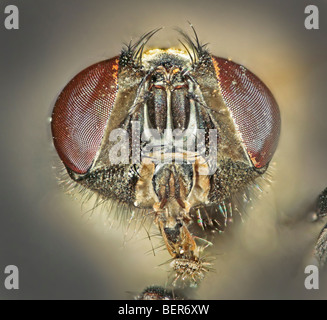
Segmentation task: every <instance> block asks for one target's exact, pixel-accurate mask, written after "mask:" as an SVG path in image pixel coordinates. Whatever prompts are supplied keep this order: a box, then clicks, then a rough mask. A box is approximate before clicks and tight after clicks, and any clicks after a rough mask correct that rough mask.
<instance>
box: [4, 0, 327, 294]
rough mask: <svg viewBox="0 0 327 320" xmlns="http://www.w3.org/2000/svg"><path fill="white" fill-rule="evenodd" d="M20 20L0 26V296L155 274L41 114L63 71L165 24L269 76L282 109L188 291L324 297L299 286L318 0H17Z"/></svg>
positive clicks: (158, 42)
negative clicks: (201, 275)
mask: <svg viewBox="0 0 327 320" xmlns="http://www.w3.org/2000/svg"><path fill="white" fill-rule="evenodd" d="M308 4H315V5H317V6H318V8H319V14H320V20H319V22H320V24H319V27H320V29H319V30H306V29H305V27H304V19H305V17H306V15H305V14H304V9H305V7H306V6H307V5H308ZM7 5H16V6H17V7H18V9H19V30H7V29H5V27H4V24H3V23H1V27H0V43H1V50H0V70H1V71H0V92H1V106H0V113H1V117H0V121H1V123H0V130H1V134H0V139H1V148H2V152H1V162H2V165H1V169H0V170H1V184H0V187H1V192H0V196H1V212H0V298H1V299H130V298H132V297H133V295H134V294H135V293H139V292H140V291H142V290H143V289H144V288H145V287H146V286H148V285H151V284H158V285H164V284H165V281H166V280H167V275H168V273H167V267H165V266H159V265H160V264H162V263H163V262H165V261H167V260H168V259H169V256H168V254H167V253H165V252H161V251H160V250H157V251H156V255H155V256H154V255H153V253H152V252H151V242H150V241H149V240H148V239H147V234H146V232H144V230H143V229H144V228H143V229H142V228H141V229H142V230H141V231H140V232H139V233H138V234H137V235H136V236H134V237H133V238H132V239H131V240H129V241H126V243H125V241H124V239H125V238H126V237H124V231H123V228H121V227H119V223H116V224H114V226H113V227H112V228H109V226H108V224H110V222H108V223H107V221H106V219H104V218H103V217H104V216H105V213H101V212H98V210H95V211H94V212H93V214H90V213H89V212H88V210H89V209H90V208H92V202H90V203H86V204H84V205H82V204H81V201H80V199H79V197H78V196H77V197H76V198H75V197H74V196H69V195H67V194H66V193H65V192H64V190H63V189H62V188H61V187H60V186H59V185H58V183H57V172H58V170H55V169H54V168H53V167H54V166H56V165H58V163H59V161H58V158H57V155H56V153H55V150H54V148H53V146H52V140H51V133H50V123H49V118H50V116H51V111H52V108H53V104H54V102H55V99H56V97H57V95H58V94H59V93H60V91H61V90H62V88H63V87H64V86H65V84H66V83H67V82H68V81H69V80H70V79H71V78H72V77H73V76H74V75H76V74H77V73H78V72H79V71H81V70H82V69H84V68H85V67H88V66H89V65H91V64H93V63H95V62H97V61H100V60H104V59H107V58H110V57H112V56H115V55H117V54H119V53H120V50H121V48H122V44H123V43H128V42H129V41H130V40H131V39H132V40H136V39H138V37H139V36H140V35H142V34H143V33H145V32H147V31H149V30H152V29H154V28H157V27H161V26H163V27H165V28H164V29H163V30H162V31H160V32H159V33H158V34H156V36H155V37H153V39H152V40H151V41H150V43H149V47H155V46H159V47H170V46H179V45H178V40H177V39H178V35H177V33H176V32H175V31H174V30H173V28H174V27H180V28H183V29H185V30H186V31H188V32H189V33H191V30H190V28H189V25H188V23H187V21H190V22H192V24H193V25H194V26H195V28H196V30H197V33H198V35H199V38H200V40H201V41H202V42H203V43H209V46H208V47H209V49H210V50H211V52H212V53H213V54H214V55H217V56H221V57H226V58H232V59H233V60H234V61H235V62H238V63H241V64H243V65H245V66H246V67H247V68H248V69H250V70H251V71H252V72H254V73H255V74H256V75H257V76H259V77H260V78H261V79H262V80H263V81H264V82H265V83H266V84H267V85H268V87H269V88H270V89H271V91H272V92H273V94H274V95H275V98H276V100H277V101H278V103H279V106H280V109H281V115H282V135H281V140H280V144H279V148H278V152H277V154H276V156H275V157H274V165H273V169H272V170H271V173H272V175H273V180H274V182H273V184H272V185H271V186H267V188H265V191H264V192H263V193H262V194H261V196H260V199H257V200H256V201H255V202H254V203H253V208H252V209H251V208H250V209H249V210H248V213H249V214H248V216H247V217H246V218H245V222H244V223H243V224H242V225H241V226H236V227H235V230H234V231H233V232H232V233H231V234H230V235H228V236H223V237H222V240H221V241H217V243H216V245H215V248H214V249H213V250H212V251H211V252H212V253H213V254H214V255H215V256H216V260H215V262H214V268H215V272H213V273H211V274H209V275H208V277H207V278H206V279H205V280H204V281H203V283H202V284H201V285H200V287H199V288H198V290H197V293H196V294H195V298H198V299H296V298H300V299H317V298H322V299H326V298H327V281H326V280H327V277H326V271H325V272H321V273H320V289H319V290H306V289H305V287H304V279H305V276H306V275H305V274H304V267H305V265H306V264H308V263H310V261H311V260H310V257H309V256H310V252H311V251H312V248H313V245H314V241H315V239H316V237H317V236H318V234H319V230H320V229H321V227H322V225H321V224H320V223H309V222H308V218H307V216H306V212H307V211H308V210H309V207H310V205H311V204H312V203H313V202H314V200H315V199H316V197H317V196H318V194H319V193H320V192H321V191H322V190H323V189H324V188H325V187H326V186H327V170H326V168H325V164H326V156H327V144H326V137H327V134H326V130H327V124H326V118H327V108H326V102H325V101H326V98H327V92H326V81H327V62H326V52H327V41H326V36H327V1H323V0H321V1H302V0H287V1H285V0H283V1H281V0H269V1H268V0H266V1H260V0H247V1H244V0H243V1H242V0H228V1H227V0H201V1H199V0H198V1H194V0H164V1H157V0H152V1H148V0H138V1H131V0H128V1H126V0H121V1H110V0H109V1H108V0H107V1H105V0H94V1H86V0H68V1H67V0H56V1H50V0H46V1H45V0H26V1H24V2H22V1H17V0H9V1H7V0H1V1H0V12H1V13H0V20H3V21H4V20H5V17H6V14H4V9H5V7H6V6H7ZM11 264H13V265H16V266H17V267H18V268H19V272H20V281H19V285H20V288H19V290H6V289H5V287H4V286H3V285H2V283H3V281H4V279H5V274H4V273H3V270H4V269H5V267H6V266H7V265H11Z"/></svg>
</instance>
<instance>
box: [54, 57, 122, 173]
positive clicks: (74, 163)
mask: <svg viewBox="0 0 327 320" xmlns="http://www.w3.org/2000/svg"><path fill="white" fill-rule="evenodd" d="M117 74H118V58H117V57H115V58H112V59H109V60H105V61H102V62H99V63H97V64H94V65H92V66H90V67H88V68H87V69H85V70H83V71H81V72H80V73H79V74H77V75H76V76H75V77H74V78H73V79H72V80H71V81H70V82H69V83H68V84H67V85H66V87H65V88H64V89H63V91H62V92H61V93H60V95H59V97H58V99H57V101H56V104H55V107H54V109H53V113H52V123H51V129H52V135H53V141H54V145H55V148H56V150H57V152H58V154H59V157H60V158H61V160H62V161H63V163H64V164H65V166H66V167H68V168H69V169H71V170H72V171H74V172H76V173H78V174H83V173H86V172H87V171H88V169H89V168H90V166H91V165H92V163H93V161H94V159H95V157H96V154H97V152H98V150H99V146H100V144H101V140H102V138H103V135H104V131H105V128H106V125H107V122H108V119H109V117H110V113H111V111H112V108H113V105H114V102H115V99H116V94H117Z"/></svg>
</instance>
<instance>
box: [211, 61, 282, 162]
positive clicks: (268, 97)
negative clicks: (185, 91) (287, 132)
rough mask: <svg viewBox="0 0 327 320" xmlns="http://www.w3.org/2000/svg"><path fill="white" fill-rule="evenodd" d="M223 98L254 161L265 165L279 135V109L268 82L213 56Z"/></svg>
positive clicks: (237, 65) (272, 152)
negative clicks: (267, 85) (266, 83)
mask: <svg viewBox="0 0 327 320" xmlns="http://www.w3.org/2000/svg"><path fill="white" fill-rule="evenodd" d="M212 61H213V64H214V68H215V72H216V75H217V79H218V83H219V88H220V91H221V95H222V98H223V100H224V102H225V104H226V106H227V107H228V108H229V110H230V112H231V115H232V117H233V120H234V122H235V124H236V127H237V130H238V132H239V133H240V135H241V138H242V141H243V143H244V145H245V147H246V150H247V152H248V154H249V157H250V159H251V161H252V164H253V165H254V166H255V167H256V168H262V167H264V166H265V165H266V164H268V163H269V161H270V160H271V158H272V156H273V154H274V152H275V150H276V148H277V144H278V140H279V134H280V124H281V119H280V112H279V108H278V105H277V102H276V100H275V99H274V97H273V95H272V93H271V92H270V90H269V89H268V88H267V87H266V86H265V84H264V83H263V82H262V81H261V80H260V79H259V78H258V77H256V76H255V75H254V74H253V73H252V72H250V71H249V70H247V69H246V68H244V67H243V66H241V65H239V64H237V63H234V62H232V61H229V60H226V59H222V58H217V57H212Z"/></svg>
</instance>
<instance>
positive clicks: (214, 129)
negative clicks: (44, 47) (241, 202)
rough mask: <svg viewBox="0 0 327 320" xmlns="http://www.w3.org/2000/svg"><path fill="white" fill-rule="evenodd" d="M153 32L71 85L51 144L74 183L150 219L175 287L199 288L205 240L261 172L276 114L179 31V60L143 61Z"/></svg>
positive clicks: (175, 52)
mask: <svg viewBox="0 0 327 320" xmlns="http://www.w3.org/2000/svg"><path fill="white" fill-rule="evenodd" d="M156 31H157V30H155V31H153V32H150V33H148V34H146V35H145V36H144V37H142V38H141V39H140V40H139V41H138V42H137V43H136V44H134V45H129V46H127V48H125V49H123V51H122V53H121V55H120V56H117V57H114V58H112V59H109V60H105V61H102V62H99V63H97V64H95V65H93V66H90V67H89V68H87V69H85V70H83V71H82V72H81V73H79V74H78V75H77V76H75V77H74V78H73V79H72V80H71V81H70V82H69V83H68V85H67V86H66V87H65V88H64V90H63V91H62V93H61V94H60V96H59V97H58V99H57V102H56V104H55V107H54V110H53V114H52V133H53V140H54V145H55V147H56V150H57V152H58V154H59V156H60V158H61V160H62V162H63V163H64V165H65V167H66V169H67V172H68V174H69V175H70V177H71V178H72V179H73V180H74V181H76V182H77V183H79V184H80V185H82V186H83V187H85V188H87V189H89V190H91V191H93V192H95V193H97V194H98V195H100V196H101V197H102V198H104V199H111V200H114V201H117V202H118V203H123V204H125V205H128V206H130V207H133V208H135V207H136V208H140V209H142V210H145V211H147V212H149V214H150V215H152V216H153V218H154V222H155V224H156V225H157V226H158V228H159V231H160V233H161V235H162V237H163V240H164V242H165V245H166V248H167V250H168V252H169V254H170V255H171V256H172V258H173V259H172V263H171V265H172V267H173V269H174V270H175V283H177V280H181V282H182V283H186V282H190V283H191V284H195V283H197V282H198V280H200V279H202V278H203V276H204V274H205V272H206V271H208V269H209V266H210V264H209V263H208V262H207V261H204V259H203V258H202V257H201V253H202V251H203V250H204V249H205V248H206V247H207V246H208V245H209V244H210V241H209V238H207V236H208V234H210V233H212V231H223V230H224V229H225V227H226V225H227V221H228V219H229V218H230V216H231V213H232V211H233V208H234V207H235V197H236V196H237V195H238V194H240V193H242V192H244V190H246V189H247V188H248V187H251V185H252V184H253V183H254V181H255V180H256V179H257V178H259V177H260V176H262V175H263V174H264V172H265V171H266V169H267V168H268V166H269V162H270V160H271V158H272V156H273V154H274V152H275V150H276V147H277V143H278V138H279V132H280V114H279V108H278V105H277V103H276V101H275V99H274V98H273V96H272V94H271V92H270V91H269V89H268V88H267V87H266V86H265V85H264V84H263V83H262V82H261V81H260V80H259V79H258V78H257V77H256V76H255V75H254V74H253V73H251V72H250V71H249V70H247V69H246V68H245V67H243V66H241V65H239V64H236V63H234V62H232V61H229V60H226V59H223V58H218V57H215V56H213V55H211V54H210V53H209V52H208V51H207V49H205V47H204V46H201V45H200V44H199V42H198V39H197V37H196V41H195V42H193V41H192V40H191V39H190V38H189V37H188V36H186V35H185V34H184V33H183V32H181V33H182V35H183V37H184V38H185V41H186V44H187V46H185V50H179V49H165V50H163V49H154V50H148V51H144V47H145V44H146V43H147V41H148V40H149V39H150V37H151V36H152V35H153V34H154V33H155V32H156ZM195 36H196V34H195ZM191 52H192V53H191Z"/></svg>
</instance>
